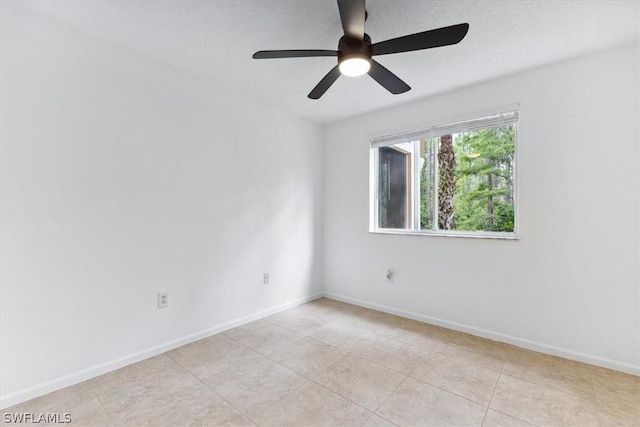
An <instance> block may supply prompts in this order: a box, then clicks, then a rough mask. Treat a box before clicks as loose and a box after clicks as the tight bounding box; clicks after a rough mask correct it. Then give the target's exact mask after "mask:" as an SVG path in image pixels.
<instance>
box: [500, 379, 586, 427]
mask: <svg viewBox="0 0 640 427" xmlns="http://www.w3.org/2000/svg"><path fill="white" fill-rule="evenodd" d="M490 406H491V408H492V409H495V410H497V411H499V412H502V413H504V414H507V415H511V416H513V417H515V418H519V419H521V420H524V421H527V422H528V423H531V424H537V425H544V426H560V425H562V426H583V427H586V426H595V425H597V424H598V421H597V420H598V414H597V411H596V407H595V403H594V402H593V401H592V400H589V399H586V398H583V397H580V396H578V395H576V394H573V393H565V392H562V391H559V390H557V389H555V388H553V387H549V386H546V385H541V384H535V383H532V382H529V381H525V380H521V379H519V378H514V377H511V376H508V375H505V374H502V375H501V376H500V379H499V380H498V385H497V386H496V390H495V392H494V394H493V398H492V400H491V404H490Z"/></svg>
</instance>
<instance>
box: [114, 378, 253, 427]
mask: <svg viewBox="0 0 640 427" xmlns="http://www.w3.org/2000/svg"><path fill="white" fill-rule="evenodd" d="M110 415H111V417H112V419H113V421H114V424H115V425H117V426H137V425H150V426H177V425H185V426H186V425H215V426H253V425H254V423H253V422H251V420H249V419H248V418H247V417H245V416H243V415H242V414H241V413H240V412H239V411H238V410H237V409H235V408H234V407H232V406H231V405H230V404H229V403H227V402H225V401H224V400H223V399H222V398H220V396H218V395H217V394H216V393H214V392H213V391H211V390H210V389H209V388H208V387H206V386H205V385H204V384H202V383H201V382H199V381H196V382H194V383H192V384H191V385H189V386H187V387H182V388H173V389H166V390H159V391H158V392H151V393H148V394H146V395H144V396H140V398H139V399H138V400H137V401H136V403H135V404H133V405H129V406H127V407H125V408H122V409H121V410H116V411H114V412H112V413H111V414H110Z"/></svg>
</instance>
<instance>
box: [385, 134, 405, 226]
mask: <svg viewBox="0 0 640 427" xmlns="http://www.w3.org/2000/svg"><path fill="white" fill-rule="evenodd" d="M412 154H413V144H411V143H400V144H395V145H390V146H388V147H381V148H380V149H379V151H378V227H380V228H409V226H410V224H411V165H412Z"/></svg>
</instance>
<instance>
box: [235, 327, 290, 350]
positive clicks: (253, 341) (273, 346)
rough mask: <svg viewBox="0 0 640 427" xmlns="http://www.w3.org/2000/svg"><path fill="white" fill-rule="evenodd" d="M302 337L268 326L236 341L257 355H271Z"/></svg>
mask: <svg viewBox="0 0 640 427" xmlns="http://www.w3.org/2000/svg"><path fill="white" fill-rule="evenodd" d="M302 337H303V335H300V334H298V333H297V332H293V331H290V330H289V329H286V328H283V327H281V326H278V325H274V324H269V325H267V326H265V327H264V328H260V329H256V330H255V331H251V332H249V333H247V334H245V335H242V336H240V337H239V338H238V339H237V341H238V342H239V343H240V344H242V345H245V346H247V347H249V348H251V349H253V350H255V351H257V352H258V353H261V354H264V355H267V356H269V355H271V354H272V353H274V352H275V351H278V350H279V349H280V348H282V347H284V346H286V345H288V344H291V343H292V342H294V341H297V340H299V339H301V338H302Z"/></svg>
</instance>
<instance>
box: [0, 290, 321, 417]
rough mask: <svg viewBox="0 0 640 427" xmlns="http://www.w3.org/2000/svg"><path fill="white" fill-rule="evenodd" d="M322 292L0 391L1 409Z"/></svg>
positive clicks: (253, 319)
mask: <svg viewBox="0 0 640 427" xmlns="http://www.w3.org/2000/svg"><path fill="white" fill-rule="evenodd" d="M322 296H323V294H322V293H316V294H313V295H309V296H306V297H304V298H299V299H297V300H294V301H289V302H287V303H284V304H281V305H278V306H276V307H272V308H270V309H267V310H263V311H260V312H258V313H255V314H251V315H249V316H245V317H241V318H239V319H235V320H232V321H230V322H226V323H223V324H221V325H217V326H214V327H212V328H209V329H206V330H204V331H200V332H197V333H195V334H191V335H188V336H186V337H183V338H179V339H177V340H173V341H169V342H167V343H164V344H160V345H157V346H154V347H151V348H148V349H146V350H143V351H140V352H138V353H134V354H131V355H128V356H125V357H121V358H119V359H116V360H112V361H110V362H106V363H102V364H100V365H97V366H94V367H91V368H88V369H84V370H82V371H79V372H75V373H73V374H70V375H66V376H64V377H61V378H57V379H55V380H52V381H48V382H46V383H44V384H39V385H36V386H33V387H29V388H26V389H22V390H19V391H17V392H14V393H10V394H7V395H2V396H0V409H6V408H8V407H10V406H13V405H17V404H18V403H21V402H24V401H27V400H29V399H33V398H36V397H39V396H42V395H44V394H47V393H51V392H52V391H56V390H60V389H62V388H65V387H69V386H72V385H74V384H78V383H80V382H82V381H86V380H89V379H91V378H95V377H97V376H99V375H102V374H106V373H107V372H111V371H114V370H116V369H119V368H122V367H125V366H127V365H131V364H132V363H136V362H139V361H141V360H144V359H148V358H150V357H153V356H157V355H159V354H162V353H164V352H167V351H169V350H173V349H174V348H178V347H181V346H183V345H185V344H189V343H192V342H194V341H198V340H200V339H202V338H206V337H209V336H211V335H215V334H218V333H220V332H224V331H226V330H228V329H231V328H235V327H236V326H240V325H244V324H245V323H249V322H253V321H255V320H258V319H262V318H263V317H267V316H270V315H272V314H274V313H277V312H279V311H282V310H287V309H289V308H292V307H295V306H297V305H300V304H304V303H306V302H309V301H313V300H315V299H318V298H321V297H322Z"/></svg>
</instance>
